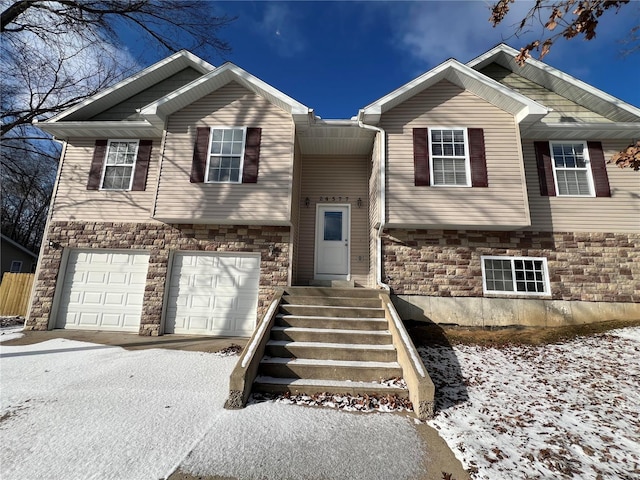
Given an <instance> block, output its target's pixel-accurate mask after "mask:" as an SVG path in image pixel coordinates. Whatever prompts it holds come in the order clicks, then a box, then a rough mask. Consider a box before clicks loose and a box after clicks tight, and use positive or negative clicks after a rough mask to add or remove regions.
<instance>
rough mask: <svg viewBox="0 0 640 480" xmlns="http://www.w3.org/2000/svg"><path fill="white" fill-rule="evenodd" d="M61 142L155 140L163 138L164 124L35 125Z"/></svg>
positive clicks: (128, 122) (125, 122)
mask: <svg viewBox="0 0 640 480" xmlns="http://www.w3.org/2000/svg"><path fill="white" fill-rule="evenodd" d="M35 125H36V126H37V127H38V128H40V129H41V130H44V131H45V132H47V133H49V134H51V135H53V136H55V137H56V138H57V139H60V140H67V139H68V138H71V137H111V138H129V137H132V136H135V137H136V138H153V137H160V136H162V130H163V126H162V125H163V124H162V125H157V124H156V125H154V124H152V123H151V122H148V121H146V120H143V121H96V122H49V121H47V122H42V123H36V124H35Z"/></svg>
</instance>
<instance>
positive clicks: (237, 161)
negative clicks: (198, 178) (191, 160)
mask: <svg viewBox="0 0 640 480" xmlns="http://www.w3.org/2000/svg"><path fill="white" fill-rule="evenodd" d="M243 146H244V129H242V128H213V129H212V130H211V149H210V151H209V171H208V172H207V181H209V182H230V183H239V182H240V167H241V157H242V148H243Z"/></svg>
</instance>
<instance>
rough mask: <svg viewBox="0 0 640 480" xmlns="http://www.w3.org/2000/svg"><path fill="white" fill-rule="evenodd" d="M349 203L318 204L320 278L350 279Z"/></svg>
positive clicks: (317, 262)
mask: <svg viewBox="0 0 640 480" xmlns="http://www.w3.org/2000/svg"><path fill="white" fill-rule="evenodd" d="M349 214H350V206H349V205H318V208H317V212H316V262H315V265H316V266H315V276H316V278H318V279H344V280H346V279H348V277H349V273H350V272H349V238H350V231H351V223H350V218H349V217H350V215H349Z"/></svg>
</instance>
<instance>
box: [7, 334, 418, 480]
mask: <svg viewBox="0 0 640 480" xmlns="http://www.w3.org/2000/svg"><path fill="white" fill-rule="evenodd" d="M0 357H1V359H0V375H1V377H0V380H1V382H2V389H1V390H0V444H1V445H2V448H1V449H0V465H2V467H1V469H2V478H3V480H10V479H30V480H35V479H39V478H42V479H51V478H100V479H125V478H126V479H127V480H135V479H145V480H147V479H159V478H162V477H165V476H167V475H169V474H170V473H171V472H173V471H174V469H175V468H176V467H178V466H179V468H180V469H181V470H183V471H185V472H192V473H194V474H199V475H227V476H231V477H236V478H243V479H253V478H256V479H257V478H260V479H262V478H269V479H281V478H307V479H331V478H353V479H377V478H380V479H386V478H398V479H401V478H405V479H411V478H416V477H419V476H420V475H421V473H422V471H423V465H424V464H423V452H424V448H423V447H422V446H421V444H420V439H419V437H418V435H417V433H416V431H415V429H414V428H413V425H412V422H411V420H410V419H408V418H406V417H403V416H399V415H390V414H369V415H358V414H352V413H347V412H340V411H334V410H328V409H312V408H304V407H296V406H291V405H282V404H276V403H271V402H266V403H261V404H253V405H250V406H249V407H247V408H246V409H244V410H236V411H227V410H224V409H223V408H222V405H223V403H224V401H225V399H226V396H227V393H228V378H229V374H230V372H231V370H232V369H233V366H234V365H235V363H236V361H237V358H238V357H237V356H234V357H222V356H217V355H214V354H207V353H200V352H183V351H174V350H159V349H156V350H138V351H126V350H123V349H121V348H118V347H108V346H103V345H96V344H91V343H84V342H76V341H71V340H65V339H55V340H49V341H46V342H42V343H38V344H34V345H25V346H13V347H10V346H4V345H2V344H0ZM190 452H191V454H189V453H190ZM185 459H186V460H185Z"/></svg>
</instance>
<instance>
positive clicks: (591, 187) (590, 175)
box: [549, 140, 596, 198]
mask: <svg viewBox="0 0 640 480" xmlns="http://www.w3.org/2000/svg"><path fill="white" fill-rule="evenodd" d="M567 143H569V144H579V143H581V144H582V145H583V150H582V152H583V155H584V161H585V165H586V167H585V170H586V171H587V183H588V184H589V195H567V194H560V190H559V189H558V175H557V174H556V161H555V159H554V158H553V145H554V144H558V145H562V144H567ZM549 152H550V154H551V155H550V156H551V168H552V169H553V184H554V186H555V188H556V196H557V197H576V198H588V197H595V196H596V189H595V187H594V184H593V171H592V170H591V158H590V157H589V148H588V147H587V142H585V141H584V140H550V141H549ZM561 170H578V171H580V170H582V169H581V168H561Z"/></svg>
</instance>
